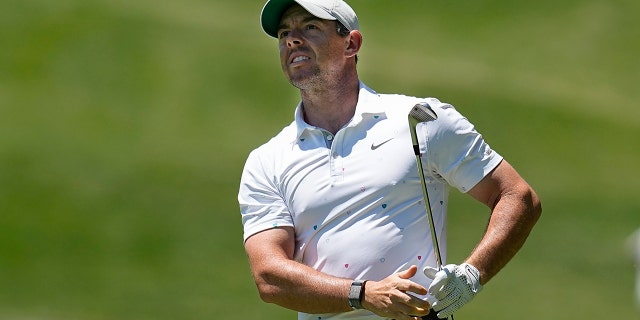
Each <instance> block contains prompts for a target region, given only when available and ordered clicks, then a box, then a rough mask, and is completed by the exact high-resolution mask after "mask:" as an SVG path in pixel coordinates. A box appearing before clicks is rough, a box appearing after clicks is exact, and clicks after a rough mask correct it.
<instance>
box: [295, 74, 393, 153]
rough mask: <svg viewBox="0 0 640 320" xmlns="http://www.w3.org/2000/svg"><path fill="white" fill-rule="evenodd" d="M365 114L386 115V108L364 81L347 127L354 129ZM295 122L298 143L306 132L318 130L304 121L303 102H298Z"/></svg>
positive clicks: (360, 85)
mask: <svg viewBox="0 0 640 320" xmlns="http://www.w3.org/2000/svg"><path fill="white" fill-rule="evenodd" d="M365 114H380V115H383V114H385V111H384V106H383V105H382V103H380V96H379V95H378V93H377V92H375V91H374V90H373V89H371V88H369V87H368V86H367V85H365V84H364V83H363V82H362V81H360V84H359V91H358V103H357V104H356V111H355V113H354V115H353V118H351V121H349V123H347V124H346V125H345V127H353V126H355V125H357V124H358V123H360V121H362V116H363V115H365ZM294 119H295V120H294V122H295V124H296V128H297V134H296V141H297V140H299V139H300V137H301V136H302V134H304V132H305V131H306V130H317V129H318V128H317V127H314V126H312V125H310V124H308V123H306V122H305V121H304V117H303V116H302V101H300V102H298V106H297V107H296V110H295V114H294Z"/></svg>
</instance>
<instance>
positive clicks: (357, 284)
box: [349, 279, 366, 310]
mask: <svg viewBox="0 0 640 320" xmlns="http://www.w3.org/2000/svg"><path fill="white" fill-rule="evenodd" d="M365 282H366V280H357V279H356V280H353V282H352V283H351V288H350V289H349V306H351V308H352V309H354V310H355V309H364V308H363V307H362V296H363V295H364V283H365Z"/></svg>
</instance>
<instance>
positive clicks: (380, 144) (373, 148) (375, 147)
mask: <svg viewBox="0 0 640 320" xmlns="http://www.w3.org/2000/svg"><path fill="white" fill-rule="evenodd" d="M391 140H393V138H391V139H389V140H386V141H382V142H381V143H379V144H378V145H376V144H375V143H372V144H371V150H375V149H378V148H380V146H382V145H383V144H385V143H387V142H389V141H391Z"/></svg>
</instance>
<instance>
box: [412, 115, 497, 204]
mask: <svg viewBox="0 0 640 320" xmlns="http://www.w3.org/2000/svg"><path fill="white" fill-rule="evenodd" d="M435 111H436V114H437V115H438V119H437V120H435V121H432V122H427V123H425V124H423V133H424V134H425V135H426V142H425V144H426V153H427V156H426V157H425V158H426V159H427V160H426V161H427V164H426V167H427V168H429V169H430V171H431V174H433V175H436V176H437V177H439V178H442V179H444V180H445V181H446V182H447V183H448V184H449V185H451V186H453V187H455V188H457V189H458V190H459V191H460V192H463V193H466V192H467V191H469V190H470V189H471V188H473V187H474V186H475V185H476V184H477V183H478V182H480V180H482V178H484V177H485V176H486V175H488V174H489V173H490V172H491V171H492V170H493V169H495V167H497V166H498V164H500V162H501V161H502V159H503V158H502V156H500V155H499V154H498V153H497V152H495V151H494V150H492V149H491V147H490V146H489V145H488V144H487V143H486V142H485V140H484V139H483V137H482V135H481V134H480V133H478V132H477V131H476V130H475V128H474V126H473V124H471V122H469V120H467V118H465V117H464V116H462V115H461V114H460V113H459V112H458V111H457V110H456V109H455V108H454V107H453V106H451V105H449V104H442V103H441V104H440V105H439V106H438V107H437V108H435Z"/></svg>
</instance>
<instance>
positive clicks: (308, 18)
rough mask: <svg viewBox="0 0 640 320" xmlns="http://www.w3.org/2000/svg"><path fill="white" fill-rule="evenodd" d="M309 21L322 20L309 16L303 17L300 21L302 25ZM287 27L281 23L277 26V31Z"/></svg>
mask: <svg viewBox="0 0 640 320" xmlns="http://www.w3.org/2000/svg"><path fill="white" fill-rule="evenodd" d="M311 21H323V20H322V19H320V18H318V17H316V16H313V15H309V16H307V17H305V18H304V19H302V23H307V22H311ZM287 27H288V26H287V25H286V24H284V23H281V24H280V25H278V30H282V29H286V28H287Z"/></svg>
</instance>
